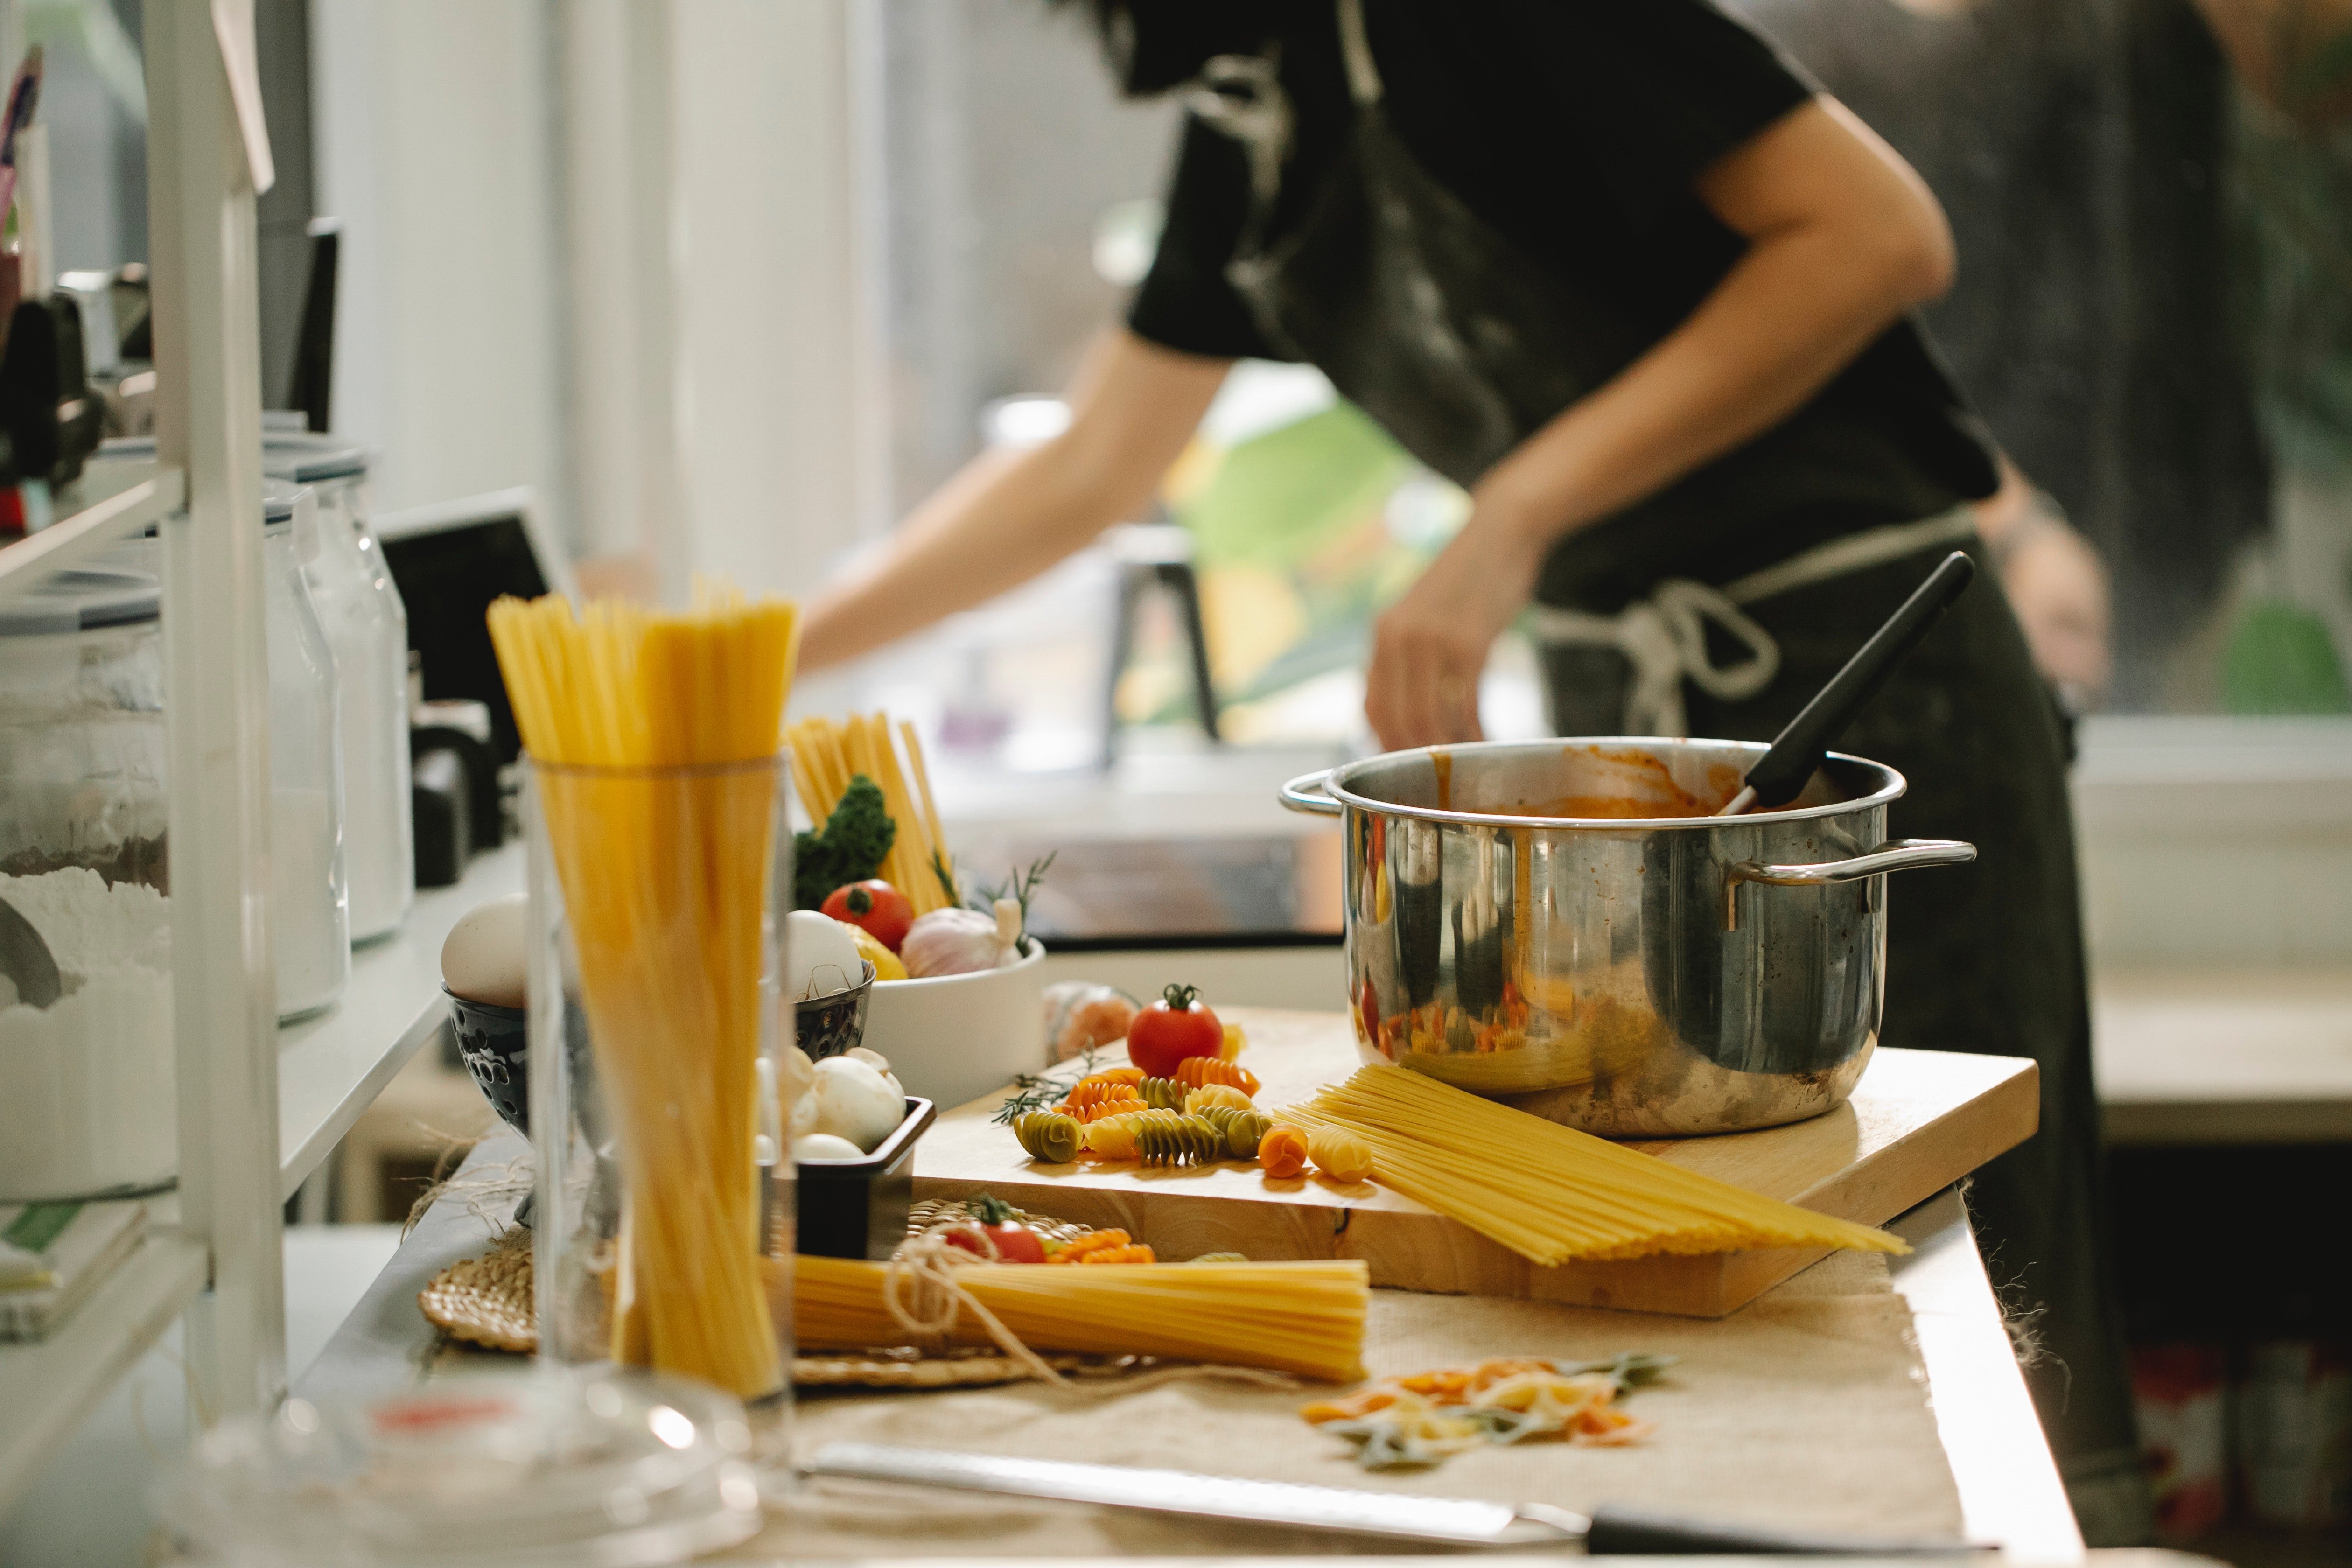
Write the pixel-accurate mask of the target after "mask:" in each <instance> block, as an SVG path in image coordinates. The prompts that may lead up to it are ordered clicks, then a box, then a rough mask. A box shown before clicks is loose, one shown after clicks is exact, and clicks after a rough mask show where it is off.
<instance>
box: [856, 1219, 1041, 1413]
mask: <svg viewBox="0 0 2352 1568" xmlns="http://www.w3.org/2000/svg"><path fill="white" fill-rule="evenodd" d="M957 1234H961V1235H965V1236H969V1237H972V1238H973V1239H974V1240H975V1241H977V1242H978V1243H979V1244H980V1247H982V1251H980V1252H971V1251H968V1250H966V1249H965V1248H963V1247H958V1246H956V1245H955V1244H954V1243H952V1242H950V1240H949V1239H948V1237H950V1236H954V1235H957ZM1003 1256H1004V1255H1003V1253H1002V1252H1000V1251H998V1250H997V1247H996V1242H995V1239H994V1238H993V1237H991V1236H990V1235H989V1234H988V1232H987V1231H986V1230H985V1229H983V1228H982V1226H981V1224H980V1222H979V1221H978V1220H973V1219H962V1220H950V1221H949V1222H948V1223H947V1224H945V1225H935V1226H931V1227H930V1228H929V1230H926V1231H924V1232H923V1233H922V1234H921V1235H919V1236H910V1237H908V1238H907V1239H906V1240H905V1241H903V1242H901V1243H899V1244H898V1249H897V1250H896V1251H894V1252H892V1253H891V1254H890V1266H889V1268H888V1269H887V1272H885V1273H884V1274H883V1276H882V1304H883V1305H884V1306H886V1307H887V1308H888V1309H889V1310H890V1317H891V1319H892V1321H895V1322H897V1323H898V1326H899V1327H900V1328H901V1329H904V1330H905V1331H907V1332H908V1333H909V1334H912V1335H914V1336H915V1338H916V1339H917V1341H918V1342H920V1343H921V1344H923V1345H924V1346H925V1347H926V1348H929V1349H939V1348H943V1347H944V1346H945V1345H946V1343H947V1339H948V1335H949V1334H950V1332H952V1331H953V1330H954V1328H955V1326H956V1320H957V1319H958V1318H959V1317H960V1316H961V1315H962V1314H963V1313H964V1312H967V1311H969V1312H970V1313H971V1315H972V1316H973V1318H975V1319H976V1320H978V1321H979V1323H980V1326H981V1327H982V1328H983V1329H985V1330H987V1331H988V1337H989V1338H990V1339H992V1340H993V1341H995V1342H996V1347H997V1348H998V1349H999V1350H1001V1351H1003V1352H1004V1353H1005V1354H1006V1355H1008V1356H1010V1357H1012V1358H1013V1360H1014V1361H1016V1362H1019V1363H1021V1364H1022V1365H1023V1366H1024V1367H1025V1368H1027V1369H1028V1372H1029V1375H1030V1376H1032V1377H1034V1378H1035V1379H1037V1381H1039V1382H1040V1383H1050V1384H1055V1386H1057V1387H1067V1386H1069V1380H1068V1379H1067V1378H1066V1377H1064V1376H1063V1375H1062V1374H1061V1373H1058V1372H1055V1370H1054V1369H1053V1368H1052V1367H1051V1366H1048V1365H1047V1364H1046V1363H1045V1358H1044V1357H1042V1356H1040V1355H1039V1354H1038V1353H1037V1352H1035V1351H1033V1350H1031V1349H1030V1348H1029V1347H1028V1346H1027V1345H1025V1344H1024V1343H1022V1342H1021V1336H1020V1335H1018V1334H1016V1333H1014V1332H1013V1331H1012V1330H1011V1329H1008V1328H1006V1327H1005V1326H1004V1324H1003V1322H1002V1321H999V1319H998V1318H997V1316H996V1314H995V1313H993V1312H992V1311H990V1310H988V1309H987V1308H986V1307H984V1306H982V1305H981V1302H980V1298H978V1297H977V1296H974V1295H973V1294H972V1293H971V1291H969V1290H967V1289H964V1288H963V1286H962V1285H961V1283H960V1282H959V1281H958V1280H957V1279H956V1277H955V1276H956V1270H957V1269H959V1268H969V1267H971V1266H972V1265H974V1264H981V1263H994V1262H997V1261H999V1260H1000V1259H1001V1258H1003ZM910 1297H911V1298H912V1299H911V1300H909V1299H908V1298H910Z"/></svg>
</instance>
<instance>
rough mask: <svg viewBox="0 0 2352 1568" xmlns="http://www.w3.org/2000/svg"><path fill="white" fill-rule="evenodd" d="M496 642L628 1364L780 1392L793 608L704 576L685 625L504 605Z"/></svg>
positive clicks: (666, 619)
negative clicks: (573, 1010) (771, 1009)
mask: <svg viewBox="0 0 2352 1568" xmlns="http://www.w3.org/2000/svg"><path fill="white" fill-rule="evenodd" d="M489 627H490V637H491V641H492V643H493V644H494V645H495V646H496V647H497V649H498V655H499V670H500V672H501V674H502V675H503V676H504V678H505V680H506V684H507V691H508V694H509V698H510V699H511V700H512V702H513V705H514V710H515V722H516V725H517V727H518V728H519V729H520V731H521V733H522V738H523V743H524V745H525V746H526V747H527V748H528V750H529V751H530V755H531V758H532V760H533V762H534V763H537V764H540V766H539V767H538V771H537V773H536V775H535V782H536V784H537V787H538V790H539V797H540V807H541V812H542V813H543V815H544V817H545V820H546V824H547V832H548V837H549V841H550V846H551V850H552V852H553V858H554V862H555V868H556V871H557V874H558V876H559V879H561V881H562V889H563V901H564V910H565V917H566V920H567V921H568V922H569V925H570V930H571V934H572V941H573V942H574V944H575V946H576V948H577V951H578V954H579V960H580V981H581V989H582V999H583V1004H584V1005H585V1007H586V1011H587V1015H588V1022H589V1033H590V1039H591V1047H592V1052H593V1060H594V1063H595V1068H596V1072H597V1077H598V1080H599V1084H600V1087H601V1089H602V1094H603V1100H604V1106H605V1109H606V1112H607V1114H608V1115H609V1116H610V1117H611V1118H612V1119H613V1122H614V1128H615V1130H616V1131H617V1132H618V1134H619V1137H620V1142H621V1149H622V1156H623V1158H622V1161H621V1164H622V1167H623V1170H624V1172H625V1203H624V1209H623V1221H622V1230H621V1244H620V1247H619V1258H618V1259H617V1264H616V1273H617V1281H616V1289H615V1292H614V1301H613V1312H612V1324H611V1342H612V1350H613V1352H614V1357H615V1359H618V1360H621V1361H624V1362H628V1363H639V1364H650V1365H652V1366H655V1367H656V1368H659V1369H661V1370H664V1371H672V1372H677V1373H686V1374H688V1375H690V1376H694V1377H698V1378H701V1379H703V1380H704V1381H706V1382H709V1383H713V1384H718V1385H719V1386H720V1387H722V1388H725V1389H728V1390H730V1392H732V1393H735V1394H743V1395H757V1394H766V1393H768V1392H770V1391H772V1390H773V1389H775V1388H776V1387H778V1386H779V1385H780V1384H782V1358H781V1356H780V1354H779V1352H778V1349H777V1342H776V1334H775V1325H774V1322H773V1320H772V1316H771V1313H770V1310H769V1306H768V1299H767V1294H766V1290H765V1287H764V1285H763V1283H762V1279H761V1270H760V1267H759V1263H760V1258H761V1251H762V1241H763V1239H764V1238H763V1237H762V1236H761V1223H760V1222H761V1203H760V1197H761V1194H760V1180H761V1173H760V1170H759V1168H758V1166H757V1165H756V1164H755V1163H754V1158H753V1145H754V1139H755V1135H756V1132H757V1118H758V1115H759V1110H760V1106H761V1099H760V1096H759V1094H758V1092H757V1090H758V1073H759V1052H760V996H761V993H760V975H761V915H762V912H763V910H765V908H766V905H767V901H768V892H769V884H768V877H769V873H770V870H771V862H772V858H773V852H774V843H773V833H772V824H773V822H774V809H773V808H774V805H775V801H776V793H775V792H776V789H777V786H778V780H779V768H778V764H777V763H776V761H775V758H776V754H777V752H778V750H779V747H780V745H781V742H782V723H783V710H784V700H785V696H786V693H787V691H788V689H789V688H790V686H791V683H792V674H793V658H794V653H795V650H796V647H797V643H796V637H797V624H796V612H795V610H794V609H793V606H792V605H788V604H784V603H782V602H779V601H772V600H771V601H764V602H761V603H757V604H752V603H748V602H746V601H745V599H744V598H743V596H742V595H741V594H740V592H736V591H734V590H732V589H727V588H710V587H706V586H705V585H702V584H698V585H697V591H696V603H695V607H694V608H693V609H692V610H691V611H689V612H688V613H687V614H684V615H675V614H664V613H660V612H656V611H650V610H646V609H641V608H637V607H635V606H631V605H618V604H611V603H597V604H592V605H589V606H588V607H587V609H586V610H585V611H584V613H582V614H579V615H576V616H575V614H574V613H573V610H572V605H570V604H569V603H567V602H566V601H565V600H563V599H562V598H561V597H558V596H555V595H549V596H548V597H545V598H541V599H536V600H532V601H530V602H529V603H525V602H523V601H522V600H520V599H514V598H503V599H500V600H499V601H498V603H496V604H495V605H491V606H490V611H489ZM550 764H551V765H550Z"/></svg>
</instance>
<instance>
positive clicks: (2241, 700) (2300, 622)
mask: <svg viewBox="0 0 2352 1568" xmlns="http://www.w3.org/2000/svg"><path fill="white" fill-rule="evenodd" d="M2221 705H2222V707H2223V708H2224V709H2225V710H2228V711H2229V712H2231V713H2244V714H2258V715H2284V714H2291V713H2352V686H2347V684H2346V682H2345V679H2344V666H2343V663H2342V661H2341V660H2339V659H2338V658H2336V645H2335V643H2334V642H2333V641H2331V640H2330V639H2329V637H2328V635H2327V624H2326V622H2325V621H2323V620H2321V619H2320V618H2319V616H2316V615H2315V614H2313V613H2312V612H2311V611H2309V610H2305V609H2302V608H2299V607H2298V606H2296V605H2286V604H2281V603H2279V602H2278V601H2276V600H2258V601H2256V602H2255V603H2253V604H2251V605H2247V606H2246V607H2245V609H2244V610H2243V611H2242V613H2241V614H2240V615H2239V616H2238V624H2237V626H2235V627H2233V628H2232V629H2231V633H2230V641H2229V645H2228V646H2227V647H2224V648H2223V649H2222V652H2221Z"/></svg>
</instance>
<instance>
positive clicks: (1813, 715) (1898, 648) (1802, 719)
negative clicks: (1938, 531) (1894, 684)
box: [1715, 550, 1977, 816]
mask: <svg viewBox="0 0 2352 1568" xmlns="http://www.w3.org/2000/svg"><path fill="white" fill-rule="evenodd" d="M1976 574H1977V563H1975V562H1973V561H1971V560H1969V558H1968V556H1967V555H1965V554H1963V553H1962V552H1959V551H1957V550H1955V551H1953V552H1951V553H1950V554H1949V555H1947V556H1945V557H1944V561H1943V564H1941V565H1939V566H1937V568H1936V570H1935V571H1934V572H1932V573H1930V574H1928V577H1927V581H1926V582H1924V583H1922V584H1919V586H1918V587H1917V588H1916V590H1914V591H1913V593H1912V595H1911V596H1910V597H1909V598H1907V599H1906V600H1904V601H1903V607H1902V608H1901V609H1898V610H1896V611H1895V614H1894V615H1893V616H1889V617H1888V618H1887V622H1886V624H1885V626H1881V627H1879V628H1878V630H1877V631H1876V632H1875V633H1874V634H1873V635H1872V637H1871V639H1870V640H1869V641H1868V642H1866V643H1864V644H1863V645H1862V651H1860V652H1859V653H1857V654H1855V655H1854V656H1853V658H1850V659H1848V660H1846V663H1845V668H1843V669H1841V670H1839V671H1838V672H1837V674H1836V675H1834V676H1832V678H1831V679H1830V683H1829V684H1828V685H1827V686H1824V687H1822V689H1821V690H1819V691H1818V692H1816V693H1814V695H1813V700H1811V702H1808V703H1806V704H1805V710H1804V711H1803V712H1801V713H1800V714H1798V715H1797V716H1796V717H1795V718H1794V719H1791V720H1790V721H1789V727H1788V728H1787V729H1785V730H1783V731H1780V738H1779V739H1777V740H1775V741H1774V742H1772V749H1771V750H1770V751H1769V752H1765V753H1764V755H1763V756H1762V757H1760V758H1759V759H1758V760H1757V763H1756V765H1755V766H1754V767H1752V768H1750V769H1748V778H1747V782H1746V784H1745V785H1744V786H1743V787H1742V788H1741V790H1740V792H1739V793H1738V795H1733V796H1732V797H1731V799H1730V800H1729V801H1728V802H1727V803H1726V804H1725V805H1724V807H1723V809H1722V810H1721V811H1718V812H1717V813H1716V814H1715V815H1716V816H1738V815H1739V814H1740V813H1742V812H1744V811H1746V810H1747V809H1748V807H1750V806H1762V807H1763V808H1764V809H1765V810H1767V811H1769V810H1771V809H1772V808H1773V807H1774V806H1779V805H1788V804H1789V802H1790V801H1792V800H1794V799H1796V798H1797V796H1798V795H1800V794H1801V792H1802V791H1803V790H1804V787H1805V781H1807V780H1808V779H1810V778H1811V777H1812V776H1813V770H1814V769H1815V768H1818V767H1820V766H1821V765H1822V753H1823V752H1827V751H1828V750H1829V749H1830V742H1832V741H1834V740H1836V739H1837V738H1838V736H1839V735H1841V734H1843V732H1844V731H1845V727H1846V725H1847V724H1849V723H1851V722H1852V721H1853V716H1854V714H1855V713H1856V712H1858V711H1859V710H1861V708H1862V705H1863V704H1864V703H1865V702H1867V701H1869V700H1871V699H1872V698H1873V697H1875V696H1877V695H1878V689H1879V688H1880V687H1882V686H1884V685H1885V684H1886V678H1887V676H1888V675H1890V674H1891V673H1893V671H1894V669H1895V666H1896V665H1898V664H1900V663H1902V662H1903V659H1904V658H1905V656H1906V655H1907V654H1909V653H1910V651H1911V650H1912V649H1913V648H1915V647H1918V646H1919V639H1920V638H1921V637H1926V636H1927V628H1928V627H1930V626H1934V625H1935V624H1936V623H1937V621H1938V620H1940V619H1941V618H1942V617H1943V614H1944V612H1945V611H1946V610H1948V609H1949V608H1951V605H1952V601H1953V600H1955V599H1957V598H1958V597H1959V596H1960V590H1961V589H1963V588H1965V587H1967V586H1968V585H1969V580H1970V579H1971V578H1973V577H1974V576H1975V575H1976Z"/></svg>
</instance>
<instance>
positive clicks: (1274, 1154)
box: [1257, 1121, 1307, 1179]
mask: <svg viewBox="0 0 2352 1568" xmlns="http://www.w3.org/2000/svg"><path fill="white" fill-rule="evenodd" d="M1257 1163H1259V1164H1260V1165H1262V1166H1264V1167H1265V1173H1266V1174H1267V1175H1269V1176H1273V1177H1276V1178H1277V1179H1280V1178H1283V1177H1287V1176H1295V1175H1297V1174H1298V1173H1300V1172H1301V1171H1304V1170H1305V1169H1307V1134H1306V1133H1304V1132H1301V1131H1299V1130H1298V1129H1297V1128H1296V1127H1293V1126H1291V1125H1290V1124H1289V1123H1288V1122H1281V1121H1278V1122H1276V1123H1275V1124H1274V1125H1273V1126H1271V1127H1269V1128H1267V1129H1266V1130H1265V1137H1263V1138H1261V1139H1259V1140H1258V1143H1257Z"/></svg>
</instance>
